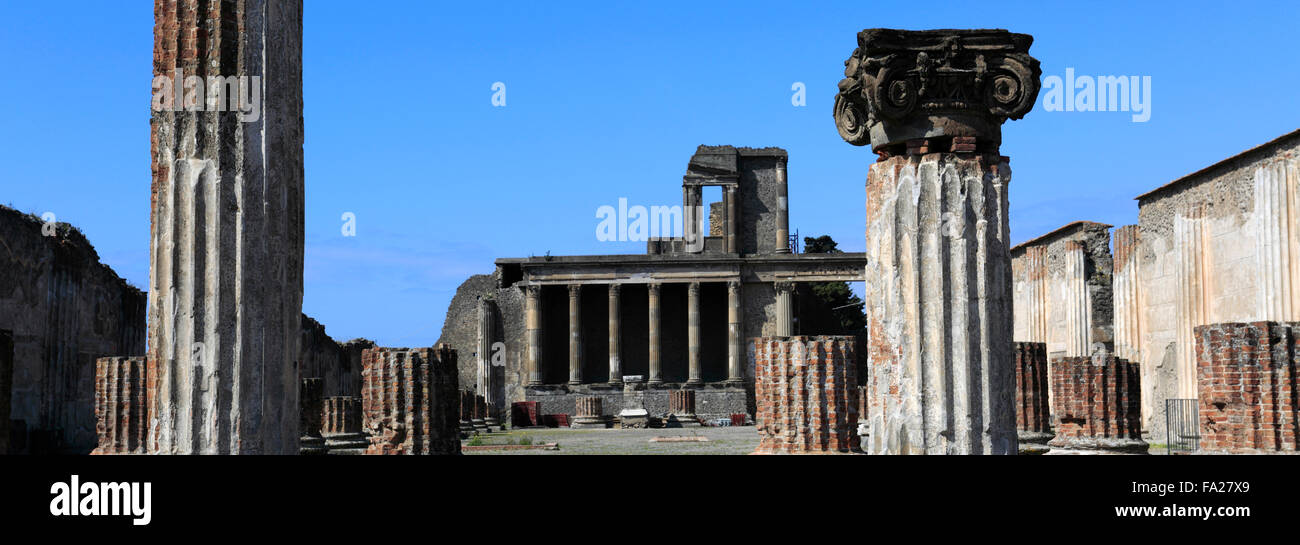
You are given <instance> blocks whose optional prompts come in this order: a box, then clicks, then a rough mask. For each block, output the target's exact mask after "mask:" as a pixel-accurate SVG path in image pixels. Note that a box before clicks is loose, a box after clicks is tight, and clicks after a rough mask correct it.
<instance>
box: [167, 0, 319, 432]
mask: <svg viewBox="0 0 1300 545" xmlns="http://www.w3.org/2000/svg"><path fill="white" fill-rule="evenodd" d="M302 9H303V2H302V0H279V1H274V2H248V3H243V2H200V1H198V0H178V1H174V2H173V1H168V2H163V1H156V2H155V10H154V11H155V25H154V64H153V66H154V76H155V81H154V85H155V88H156V89H160V90H161V91H162V92H161V93H160V94H159V97H158V98H156V99H155V103H154V106H155V108H154V112H153V115H152V119H151V120H150V126H151V133H152V134H151V137H152V138H151V156H152V171H153V177H152V178H153V180H152V189H151V201H152V204H151V228H150V273H149V293H150V297H149V304H150V307H149V317H148V324H149V326H148V327H149V332H148V346H149V353H148V366H149V368H150V373H149V375H150V377H151V380H153V381H154V382H155V384H156V388H157V389H156V398H155V399H154V402H153V404H152V410H153V414H152V415H151V416H150V422H151V430H150V443H151V445H150V449H149V450H150V451H151V452H157V453H161V454H192V453H212V454H297V453H298V426H299V422H298V388H299V382H298V379H299V373H298V363H299V362H298V356H299V352H298V345H299V343H300V335H301V331H300V329H299V325H300V324H299V321H300V319H301V317H302V282H303V276H302V275H303V191H304V179H303V176H304V175H303V102H302ZM190 76H199V77H204V76H207V77H209V78H211V77H215V76H221V77H224V78H228V79H230V80H231V81H238V84H236V85H233V86H221V89H222V90H223V91H226V92H227V93H228V94H227V96H226V97H225V98H226V102H225V103H224V104H217V103H216V102H217V101H216V100H211V99H213V98H215V97H213V96H212V94H213V92H215V91H214V90H212V89H209V91H210V92H209V99H210V100H211V101H210V102H206V103H203V104H199V105H197V106H199V108H196V109H202V110H205V111H186V110H185V104H183V101H184V91H183V87H184V78H186V77H190ZM231 87H237V88H242V91H241V92H238V93H232V92H230V91H231ZM167 90H173V93H172V94H171V96H166V95H167V93H166V91H167ZM234 95H239V96H234ZM177 96H180V97H181V103H177V102H176V97H177ZM232 105H234V106H235V107H234V108H231V106H232Z"/></svg>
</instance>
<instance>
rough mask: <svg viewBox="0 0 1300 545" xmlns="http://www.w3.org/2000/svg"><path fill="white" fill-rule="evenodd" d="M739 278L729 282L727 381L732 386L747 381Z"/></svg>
mask: <svg viewBox="0 0 1300 545" xmlns="http://www.w3.org/2000/svg"><path fill="white" fill-rule="evenodd" d="M740 290H741V285H740V281H739V280H732V281H730V282H727V382H728V383H730V384H731V385H732V386H738V385H742V384H744V383H745V366H744V362H743V361H742V358H743V356H741V354H743V353H744V352H745V347H744V346H742V345H741V343H743V342H744V327H745V324H744V320H742V319H741V318H742V316H741V313H742V312H743V307H742V306H741V305H743V302H742V299H741V292H740Z"/></svg>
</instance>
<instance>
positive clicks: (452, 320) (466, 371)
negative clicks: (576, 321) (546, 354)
mask: <svg viewBox="0 0 1300 545" xmlns="http://www.w3.org/2000/svg"><path fill="white" fill-rule="evenodd" d="M518 291H519V290H518V289H515V288H506V289H497V275H495V274H478V275H474V276H471V277H469V279H467V280H465V281H464V282H462V283H461V285H460V286H459V287H457V288H456V295H454V296H452V298H451V303H449V304H448V305H447V315H446V317H445V318H444V319H443V323H442V333H441V336H439V337H438V343H437V344H446V345H449V346H451V347H452V349H454V350H455V351H456V353H457V354H459V355H460V356H459V357H458V358H457V370H456V372H457V380H458V381H459V384H461V386H462V388H463V389H466V390H473V389H475V387H476V386H477V384H478V373H479V363H478V358H479V325H480V323H479V314H478V313H479V309H478V305H479V300H480V299H482V298H484V297H487V298H491V299H493V303H494V304H493V305H491V312H492V313H493V316H492V319H491V324H492V329H493V331H492V333H491V339H492V341H491V342H492V343H495V342H501V343H504V344H505V350H504V352H503V353H502V354H501V356H500V357H501V358H502V361H503V363H504V365H502V366H494V367H492V368H491V371H492V373H494V375H493V378H494V380H493V383H494V384H496V385H498V388H501V391H499V392H497V396H496V398H495V399H496V400H500V401H498V406H497V407H494V408H493V409H492V412H493V413H494V414H502V413H503V412H504V411H505V410H506V408H507V407H509V406H510V402H511V401H522V400H523V399H524V395H523V384H524V383H525V381H526V380H527V371H526V370H525V369H524V368H523V364H524V355H525V354H524V350H526V348H527V346H528V345H527V343H526V342H525V340H524V337H523V335H524V326H523V321H524V311H523V310H524V309H523V295H522V294H520V293H517V292H518ZM584 295H587V294H584ZM565 308H566V312H567V308H568V307H567V303H566V307H565ZM565 328H566V331H567V328H568V324H567V323H566V324H565ZM490 345H491V343H489V346H490ZM488 357H489V358H491V357H493V355H491V354H489V356H488ZM489 361H491V360H490V359H489ZM565 368H566V369H567V367H565ZM566 372H567V371H566ZM516 395H517V397H515V396H516Z"/></svg>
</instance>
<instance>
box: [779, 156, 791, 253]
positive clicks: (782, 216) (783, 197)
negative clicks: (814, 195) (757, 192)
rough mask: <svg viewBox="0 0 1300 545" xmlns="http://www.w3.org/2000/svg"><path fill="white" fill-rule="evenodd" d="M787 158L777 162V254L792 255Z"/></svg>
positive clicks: (781, 158)
mask: <svg viewBox="0 0 1300 545" xmlns="http://www.w3.org/2000/svg"><path fill="white" fill-rule="evenodd" d="M785 161H786V158H785V157H780V158H778V159H777V162H776V206H777V208H776V253H778V254H788V253H790V191H789V186H788V184H787V183H786V174H785Z"/></svg>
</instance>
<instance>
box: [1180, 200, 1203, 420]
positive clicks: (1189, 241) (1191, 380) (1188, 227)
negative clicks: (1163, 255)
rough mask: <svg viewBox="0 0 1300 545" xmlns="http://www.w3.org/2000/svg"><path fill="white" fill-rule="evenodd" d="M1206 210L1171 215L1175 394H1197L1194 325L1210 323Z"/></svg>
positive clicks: (1193, 210) (1192, 396) (1188, 396)
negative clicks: (1175, 308)
mask: <svg viewBox="0 0 1300 545" xmlns="http://www.w3.org/2000/svg"><path fill="white" fill-rule="evenodd" d="M1204 217H1205V210H1204V209H1202V208H1199V207H1196V208H1193V209H1191V210H1188V212H1187V214H1186V215H1180V216H1175V217H1174V253H1175V255H1176V256H1177V259H1178V260H1177V261H1176V262H1175V264H1174V265H1175V271H1176V273H1177V275H1178V312H1177V316H1176V318H1177V321H1178V347H1177V356H1178V360H1177V368H1176V376H1177V381H1176V384H1177V385H1178V393H1177V395H1178V397H1179V398H1183V399H1191V398H1195V397H1196V355H1195V353H1194V352H1195V344H1196V337H1195V333H1194V330H1195V329H1196V327H1197V326H1202V325H1206V324H1208V323H1210V318H1209V308H1208V306H1209V294H1210V293H1213V291H1212V290H1211V289H1210V285H1209V283H1210V276H1209V274H1207V272H1208V271H1207V270H1208V267H1207V266H1206V265H1207V263H1206V261H1207V257H1208V256H1206V255H1205V247H1206V244H1205V239H1206V238H1208V236H1209V235H1208V233H1206V227H1205V220H1204Z"/></svg>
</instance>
